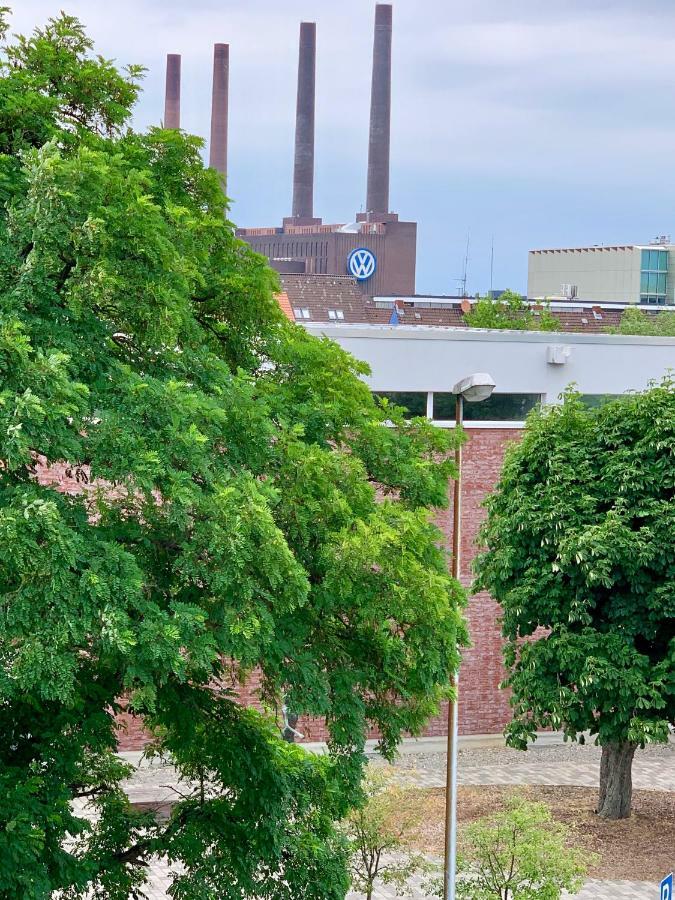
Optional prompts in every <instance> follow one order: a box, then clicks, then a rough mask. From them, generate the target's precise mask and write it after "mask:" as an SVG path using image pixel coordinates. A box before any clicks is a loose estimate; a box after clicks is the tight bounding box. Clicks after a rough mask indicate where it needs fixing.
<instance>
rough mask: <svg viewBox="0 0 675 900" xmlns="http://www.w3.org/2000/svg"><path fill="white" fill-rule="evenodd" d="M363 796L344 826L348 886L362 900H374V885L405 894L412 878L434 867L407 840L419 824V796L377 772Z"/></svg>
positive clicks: (421, 809) (368, 780)
mask: <svg viewBox="0 0 675 900" xmlns="http://www.w3.org/2000/svg"><path fill="white" fill-rule="evenodd" d="M364 795H365V796H364V802H363V803H362V804H361V805H360V806H358V807H357V808H356V809H353V810H352V811H351V812H350V813H349V815H348V817H347V819H346V820H345V823H344V826H343V827H344V831H345V834H346V836H347V841H348V848H349V854H350V871H351V876H352V886H353V887H354V888H355V889H356V890H357V891H360V892H361V893H363V894H365V897H366V900H372V896H373V891H374V890H375V888H376V886H377V884H378V882H382V884H387V885H390V886H392V887H393V888H394V890H395V891H396V893H397V894H400V895H403V894H405V893H406V890H407V886H408V882H409V880H410V879H411V878H412V876H413V875H416V874H419V873H427V872H429V871H431V869H432V868H433V866H432V865H431V864H430V863H429V861H428V860H427V859H426V857H424V856H423V855H422V854H421V853H417V852H415V851H414V850H412V849H411V846H410V836H411V834H412V832H413V831H414V830H415V829H416V828H418V827H419V825H420V823H421V822H422V819H423V817H424V807H423V805H422V804H421V803H420V802H419V798H418V797H417V796H415V795H411V794H410V792H409V791H406V790H405V788H403V787H402V786H401V785H397V784H395V783H393V782H392V779H391V777H388V776H387V775H386V774H385V773H383V772H381V771H378V770H371V771H370V772H369V773H368V774H367V776H366V778H365V785H364Z"/></svg>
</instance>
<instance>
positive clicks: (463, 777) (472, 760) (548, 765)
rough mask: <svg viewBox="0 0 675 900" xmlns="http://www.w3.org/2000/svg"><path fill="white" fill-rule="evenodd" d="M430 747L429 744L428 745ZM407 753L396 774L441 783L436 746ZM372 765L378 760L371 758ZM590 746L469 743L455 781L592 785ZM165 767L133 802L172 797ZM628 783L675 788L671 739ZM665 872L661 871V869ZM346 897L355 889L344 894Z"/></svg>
mask: <svg viewBox="0 0 675 900" xmlns="http://www.w3.org/2000/svg"><path fill="white" fill-rule="evenodd" d="M429 749H431V748H429ZM434 749H435V750H436V752H424V750H422V752H419V753H415V752H412V753H408V754H406V755H404V756H403V757H402V759H401V761H400V763H398V764H396V765H395V766H394V767H393V768H394V772H395V776H396V778H397V779H398V780H400V781H402V782H404V783H408V784H415V785H417V786H419V787H444V786H445V756H444V755H443V754H442V753H440V752H437V751H438V749H440V745H439V747H438V748H434ZM374 764H376V765H382V763H381V762H376V761H374ZM599 764H600V761H599V751H598V750H597V749H596V748H591V747H587V748H583V749H582V748H577V747H569V746H567V747H561V746H557V747H555V746H544V747H542V748H540V749H537V750H533V751H528V753H527V754H520V753H515V752H514V751H507V750H499V749H487V750H486V749H472V750H468V751H464V752H462V753H461V754H460V765H459V776H458V777H459V782H460V784H465V785H481V784H485V785H488V784H494V785H518V784H523V785H524V784H538V785H569V786H577V787H596V786H597V784H598V777H599ZM171 772H172V770H171V769H168V768H163V767H159V766H157V767H151V769H150V770H147V769H146V770H145V771H141V773H139V777H138V779H134V781H133V782H132V783H131V784H130V785H129V788H128V794H129V797H130V799H131V800H132V801H133V802H153V803H163V802H167V801H171V800H172V799H175V796H176V795H175V792H174V790H172V787H173V785H172V783H171V782H172V778H171ZM633 784H634V787H635V788H636V789H640V790H658V791H675V743H674V744H672V745H671V746H670V747H668V748H662V749H661V750H655V751H649V752H647V751H646V752H644V753H641V752H638V755H637V756H636V759H635V763H634V765H633ZM664 874H665V873H664ZM169 885H170V881H169V877H168V871H167V867H166V865H165V864H162V863H160V862H157V863H155V864H154V865H153V866H151V868H150V887H149V889H147V896H148V898H149V900H168V894H167V888H168V887H169ZM658 894H659V891H658V886H657V885H656V884H647V883H644V882H632V881H593V880H589V881H588V882H587V883H586V885H585V886H584V889H583V890H582V892H581V893H579V894H577V895H575V896H576V897H577V898H578V900H657V898H658ZM349 896H350V900H357V898H358V897H359V896H360V895H357V894H350V895H349ZM374 896H375V897H376V898H377V900H393V898H394V897H395V893H394V892H393V891H392V890H391V889H386V888H379V889H378V891H376V893H375V895H374ZM407 896H408V897H409V898H410V900H427V897H428V895H427V894H426V893H424V891H423V889H422V887H421V883H420V881H419V880H416V881H413V882H411V885H410V891H409V893H408V894H407Z"/></svg>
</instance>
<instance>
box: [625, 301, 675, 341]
mask: <svg viewBox="0 0 675 900" xmlns="http://www.w3.org/2000/svg"><path fill="white" fill-rule="evenodd" d="M618 333H619V334H639V335H651V336H654V337H675V312H672V311H671V310H663V311H661V312H656V313H649V312H647V311H646V310H644V309H636V308H635V307H633V308H630V307H629V308H628V309H625V310H624V312H623V315H622V316H621V324H620V325H619V329H618Z"/></svg>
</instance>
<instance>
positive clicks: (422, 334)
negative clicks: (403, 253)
mask: <svg viewBox="0 0 675 900" xmlns="http://www.w3.org/2000/svg"><path fill="white" fill-rule="evenodd" d="M652 308H653V307H652ZM659 308H660V307H659ZM303 325H304V327H305V328H306V329H307V330H308V331H310V332H312V333H313V334H314V333H315V332H318V333H319V334H325V335H326V337H330V338H335V339H337V338H341V337H352V338H356V337H358V338H366V339H367V338H373V339H377V340H402V339H404V340H422V341H486V342H488V343H492V342H497V343H505V344H561V343H564V344H569V343H574V344H608V345H610V346H611V345H612V344H613V345H615V346H626V345H628V346H630V345H632V344H637V345H641V346H647V347H649V346H666V347H673V348H675V337H662V336H660V335H659V336H654V335H642V334H607V333H606V332H595V331H594V332H589V333H584V332H578V331H520V330H513V331H510V330H508V329H506V328H462V327H461V326H460V327H456V326H448V325H361V324H358V325H357V324H352V323H342V324H340V325H333V324H330V325H327V324H324V323H320V322H303ZM673 365H674V366H675V357H673Z"/></svg>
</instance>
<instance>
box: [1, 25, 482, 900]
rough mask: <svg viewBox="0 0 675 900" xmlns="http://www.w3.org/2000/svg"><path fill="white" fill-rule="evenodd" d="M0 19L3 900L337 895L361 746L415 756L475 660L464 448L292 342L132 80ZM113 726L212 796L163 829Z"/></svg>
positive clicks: (262, 275)
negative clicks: (169, 876)
mask: <svg viewBox="0 0 675 900" xmlns="http://www.w3.org/2000/svg"><path fill="white" fill-rule="evenodd" d="M2 21H3V27H2V32H3V35H4V49H3V55H2V63H1V67H0V190H2V194H3V203H4V205H3V208H2V211H1V212H0V461H1V462H0V539H1V540H2V547H3V552H2V554H1V556H0V898H5V900H9V898H11V900H38V898H49V897H52V896H63V897H68V898H75V897H80V896H85V895H86V896H90V894H89V893H88V892H90V891H93V895H94V896H96V897H101V898H103V897H105V898H126V897H130V896H138V894H137V890H138V887H139V885H141V884H142V882H143V879H144V867H143V864H144V863H145V862H147V860H148V859H149V858H150V857H152V856H153V855H164V856H167V857H168V859H169V860H170V862H171V863H173V864H176V871H177V872H179V874H177V875H176V877H175V879H174V883H173V888H172V892H173V894H172V895H173V896H175V897H176V898H200V900H204V898H219V900H221V898H244V897H245V898H256V897H258V898H291V897H304V898H316V900H329V898H341V897H344V895H345V892H346V890H347V876H346V855H345V853H346V848H345V847H344V845H343V843H342V841H341V839H340V837H339V833H338V832H337V831H336V830H335V828H334V822H335V821H336V820H337V819H340V818H342V817H343V816H344V815H345V813H346V812H347V810H348V808H349V806H350V805H351V804H352V803H354V802H355V801H357V800H358V797H359V783H360V778H361V773H362V767H363V763H364V757H363V748H364V742H365V735H366V733H367V729H368V727H369V726H374V727H376V728H378V729H379V731H380V733H381V735H382V750H383V752H384V753H385V754H391V753H392V752H393V751H394V749H395V746H396V744H397V742H398V741H399V740H400V738H401V736H402V735H403V734H404V733H406V732H411V733H418V732H419V731H420V730H421V729H422V728H423V726H424V723H425V721H426V719H427V717H428V716H429V715H430V714H431V713H433V712H435V711H436V709H437V707H438V703H439V700H440V699H441V698H442V696H443V695H444V694H446V693H447V692H448V689H449V685H450V684H451V674H452V672H453V671H454V669H455V668H456V666H457V664H458V654H457V645H458V642H461V641H463V640H464V639H465V632H464V627H463V624H462V618H461V611H460V608H461V604H462V601H463V593H462V590H461V588H460V587H459V585H457V584H456V583H455V582H454V581H453V580H452V579H450V578H449V576H448V574H447V570H446V560H445V556H444V553H443V551H442V549H441V546H442V541H441V535H440V533H439V532H438V530H437V529H436V528H435V526H434V525H433V524H432V521H431V513H430V511H429V508H430V507H433V506H436V505H440V504H443V503H444V502H445V497H446V483H447V479H448V477H449V476H450V475H451V474H452V465H451V464H450V463H448V462H447V451H448V437H447V434H446V433H444V432H442V431H441V430H436V429H434V428H432V427H431V425H430V424H429V423H428V422H426V421H424V420H416V421H413V422H410V423H406V422H405V421H404V420H403V419H402V418H401V417H397V414H396V412H395V411H393V410H392V409H390V408H388V409H387V410H386V411H385V410H383V409H381V408H379V407H378V406H377V404H376V403H375V402H374V401H373V399H372V397H371V395H370V392H369V390H368V388H367V387H366V385H365V384H364V382H363V380H362V376H363V375H364V374H365V373H366V369H365V367H364V366H363V365H361V364H360V363H358V362H356V361H355V360H354V359H352V358H351V357H349V356H348V355H347V354H345V353H344V352H343V351H342V350H341V349H340V348H339V347H337V346H336V345H334V344H332V343H330V342H328V341H325V340H323V341H322V340H317V339H315V338H313V337H310V336H309V335H307V334H306V333H305V332H304V331H303V330H301V329H299V328H298V327H296V326H295V325H292V324H291V323H289V322H287V321H286V319H285V318H284V317H283V315H282V314H281V312H280V311H279V308H278V306H277V304H276V302H275V299H274V290H275V288H276V280H275V276H274V274H273V273H272V272H271V271H270V270H269V268H268V267H267V265H266V262H265V260H263V259H262V258H261V257H259V256H256V255H255V254H253V253H252V252H251V251H250V250H249V249H248V248H247V247H246V246H245V245H244V244H242V243H241V242H239V241H238V240H237V239H236V238H235V235H234V229H233V227H232V225H231V224H230V222H229V221H228V220H227V217H226V214H227V202H226V200H225V198H224V196H223V194H222V191H221V187H220V182H219V178H218V174H217V173H216V172H214V171H212V170H208V169H205V168H204V166H203V164H202V161H201V156H200V151H201V145H200V142H199V141H198V140H197V139H195V138H190V137H188V136H185V135H183V134H181V133H178V132H171V131H162V130H159V129H155V130H151V131H150V132H149V133H148V134H144V135H138V134H134V133H133V132H131V131H130V130H129V129H128V127H127V124H128V122H129V118H130V111H131V108H132V106H133V103H134V101H135V99H136V96H137V93H138V78H139V76H140V71H139V70H138V69H131V70H129V71H127V72H126V73H120V72H118V71H117V69H116V68H115V67H114V66H113V64H112V63H110V62H109V61H106V60H104V59H101V58H99V57H95V56H93V55H92V47H91V44H90V42H89V40H88V39H87V37H86V36H85V34H84V32H83V30H82V28H81V26H80V25H79V23H78V22H77V21H76V20H74V19H72V18H69V17H67V16H64V15H61V16H60V17H58V18H56V19H54V20H52V21H50V23H49V24H48V25H47V27H46V28H44V29H42V30H39V31H36V32H35V33H34V34H33V35H32V36H30V37H28V38H18V39H15V40H10V39H9V38H8V37H7V29H6V26H5V25H4V21H5V20H4V18H3V19H2ZM390 419H394V420H395V421H396V423H397V426H398V427H396V428H391V427H387V426H386V425H385V424H384V423H385V420H390ZM64 464H65V465H67V466H68V467H69V474H70V476H71V477H72V478H73V479H76V480H77V481H79V484H80V489H79V490H75V491H73V492H71V493H64V492H61V491H59V490H58V489H57V487H56V486H55V485H54V484H53V483H51V482H50V479H48V478H44V477H41V475H44V473H45V471H48V468H49V466H54V465H64ZM254 670H256V671H257V672H258V673H259V675H260V678H261V682H262V699H263V700H264V701H265V703H266V704H267V708H268V709H270V710H271V712H270V714H269V715H267V714H265V715H264V714H262V713H260V712H256V711H254V710H252V709H246V708H242V707H241V706H239V705H238V704H237V703H236V697H235V696H234V694H233V691H232V688H231V685H232V678H233V677H234V678H235V680H236V679H237V678H240V679H244V678H246V676H247V675H248V674H249V673H251V672H253V671H254ZM284 700H285V702H286V703H287V704H288V705H289V706H290V707H291V708H292V709H293V710H294V711H297V712H300V713H311V714H314V715H318V716H323V717H324V718H325V719H326V721H327V723H328V727H329V729H330V735H331V739H330V749H331V753H330V754H329V755H327V756H326V757H324V758H317V757H312V756H309V755H308V754H306V753H305V752H304V751H303V750H302V749H301V748H299V747H296V746H291V745H288V744H286V743H284V742H283V741H282V740H281V739H280V736H279V729H278V727H277V726H276V724H275V721H274V710H275V709H276V710H278V709H279V707H280V705H281V703H282V702H283V701H284ZM122 702H124V703H128V706H129V709H131V710H132V711H133V712H134V713H136V714H138V715H142V716H144V718H145V722H146V724H147V726H148V728H150V729H151V730H152V732H153V734H154V739H155V746H156V749H157V750H158V751H162V752H167V753H170V754H171V756H172V758H173V761H174V762H175V764H176V766H177V768H178V770H179V772H180V773H181V774H182V775H183V776H184V777H185V778H187V779H189V780H190V781H192V782H193V783H194V784H196V785H197V787H196V789H195V792H194V794H192V795H190V796H188V797H186V798H185V799H183V800H181V802H179V803H178V804H177V805H176V807H175V808H174V810H173V813H172V815H171V818H170V820H169V821H168V823H165V824H163V825H160V824H157V823H156V822H155V821H154V820H152V819H148V818H147V817H144V816H142V815H139V814H137V813H136V812H134V810H132V809H131V808H130V807H129V805H128V803H127V802H126V798H125V796H124V794H123V791H122V789H121V786H120V782H121V779H122V777H123V776H124V774H125V771H126V770H125V767H124V766H123V765H122V764H121V763H120V761H119V758H118V757H117V756H116V754H115V750H116V737H117V734H116V719H115V714H116V712H117V711H118V710H119V708H120V704H121V703H122ZM83 804H84V806H83Z"/></svg>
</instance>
